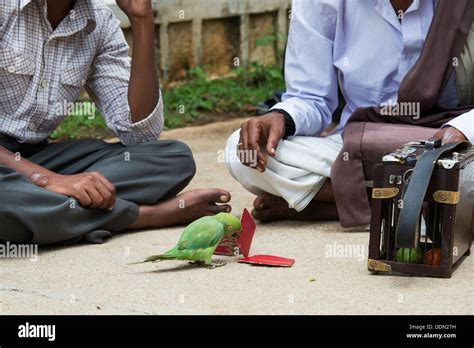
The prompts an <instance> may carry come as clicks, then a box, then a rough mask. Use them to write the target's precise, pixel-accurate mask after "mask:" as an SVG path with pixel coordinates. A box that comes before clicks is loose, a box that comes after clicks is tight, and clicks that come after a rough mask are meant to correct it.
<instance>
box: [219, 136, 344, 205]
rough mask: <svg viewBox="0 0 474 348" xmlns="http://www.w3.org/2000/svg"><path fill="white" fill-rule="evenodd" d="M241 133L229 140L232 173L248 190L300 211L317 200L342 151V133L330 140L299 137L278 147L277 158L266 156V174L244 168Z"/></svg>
mask: <svg viewBox="0 0 474 348" xmlns="http://www.w3.org/2000/svg"><path fill="white" fill-rule="evenodd" d="M239 135H240V130H237V131H236V132H235V133H233V134H232V135H231V136H230V137H229V139H228V140H227V144H226V149H225V156H226V158H225V161H226V165H227V168H228V170H229V172H230V174H231V175H232V176H233V177H234V179H236V180H237V181H238V182H240V184H241V185H242V186H243V187H244V188H246V189H247V190H248V191H250V192H252V193H254V194H256V195H258V194H261V193H263V192H267V193H270V194H272V195H274V196H278V197H282V198H283V199H284V200H285V201H286V202H288V205H289V206H290V207H291V208H293V209H295V210H296V211H302V210H303V209H304V208H306V206H307V205H308V204H309V203H310V202H311V201H312V200H313V198H314V197H315V196H316V194H317V193H318V191H319V190H320V188H321V187H322V186H323V184H324V182H325V181H326V179H327V178H329V177H330V173H331V166H332V164H333V163H334V161H335V159H336V157H337V155H338V154H339V152H340V151H341V149H342V137H341V135H339V134H336V135H331V136H329V137H327V138H318V137H309V136H296V137H293V138H291V139H288V140H282V141H280V143H279V144H278V147H277V150H276V155H275V157H272V156H269V155H268V154H266V158H267V166H266V170H265V172H264V173H260V172H258V171H257V170H255V169H253V168H249V167H247V166H244V165H243V164H242V163H241V162H240V160H239V156H238V154H237V146H238V142H239Z"/></svg>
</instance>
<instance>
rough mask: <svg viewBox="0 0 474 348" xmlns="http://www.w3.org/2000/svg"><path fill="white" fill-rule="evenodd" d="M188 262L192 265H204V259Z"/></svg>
mask: <svg viewBox="0 0 474 348" xmlns="http://www.w3.org/2000/svg"><path fill="white" fill-rule="evenodd" d="M188 264H189V265H193V266H204V265H205V263H204V261H189V262H188Z"/></svg>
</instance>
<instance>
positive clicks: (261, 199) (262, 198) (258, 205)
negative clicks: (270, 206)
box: [253, 195, 265, 210]
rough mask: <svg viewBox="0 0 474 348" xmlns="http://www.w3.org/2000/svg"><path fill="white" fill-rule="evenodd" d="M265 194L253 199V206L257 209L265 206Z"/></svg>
mask: <svg viewBox="0 0 474 348" xmlns="http://www.w3.org/2000/svg"><path fill="white" fill-rule="evenodd" d="M264 202H265V196H264V195H258V196H257V198H255V200H254V201H253V207H254V208H255V210H262V209H263V208H264V207H265V204H264Z"/></svg>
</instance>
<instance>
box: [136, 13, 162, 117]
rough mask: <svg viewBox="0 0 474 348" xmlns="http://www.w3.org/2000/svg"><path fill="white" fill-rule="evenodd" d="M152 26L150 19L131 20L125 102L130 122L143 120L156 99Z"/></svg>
mask: <svg viewBox="0 0 474 348" xmlns="http://www.w3.org/2000/svg"><path fill="white" fill-rule="evenodd" d="M154 27H155V24H154V21H153V17H152V16H150V17H146V18H138V19H135V20H133V21H132V32H133V53H132V69H131V76H130V82H129V87H128V103H129V106H130V111H131V114H132V122H133V123H136V122H139V121H141V120H143V119H145V118H147V117H148V116H149V115H150V114H151V113H152V112H153V110H154V109H155V107H156V104H157V103H158V99H159V97H160V84H159V81H158V72H157V69H156V63H155V29H154Z"/></svg>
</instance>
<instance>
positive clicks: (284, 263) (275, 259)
mask: <svg viewBox="0 0 474 348" xmlns="http://www.w3.org/2000/svg"><path fill="white" fill-rule="evenodd" d="M239 262H243V263H250V264H254V265H261V266H272V267H291V266H293V265H294V264H295V260H294V259H287V258H285V257H279V256H273V255H254V256H250V257H243V258H241V259H239Z"/></svg>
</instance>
